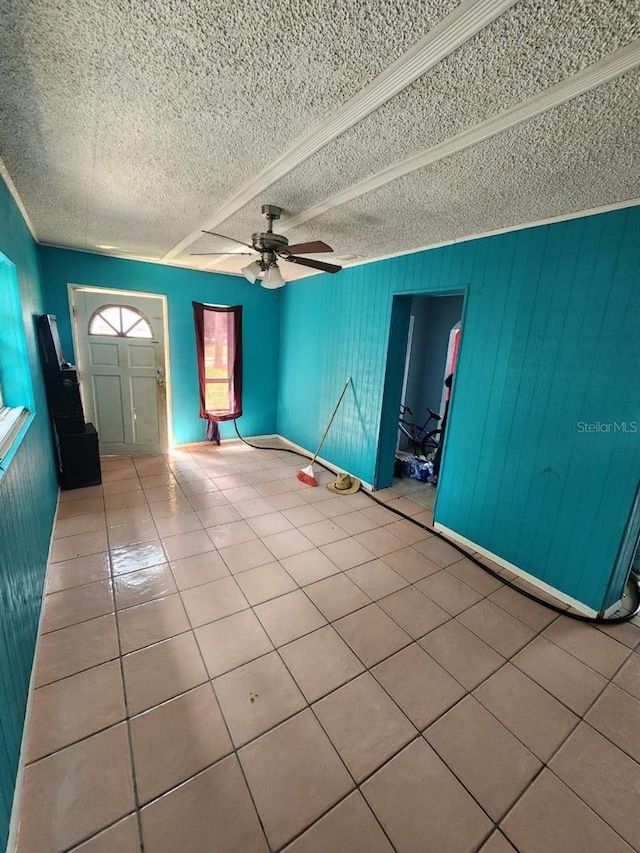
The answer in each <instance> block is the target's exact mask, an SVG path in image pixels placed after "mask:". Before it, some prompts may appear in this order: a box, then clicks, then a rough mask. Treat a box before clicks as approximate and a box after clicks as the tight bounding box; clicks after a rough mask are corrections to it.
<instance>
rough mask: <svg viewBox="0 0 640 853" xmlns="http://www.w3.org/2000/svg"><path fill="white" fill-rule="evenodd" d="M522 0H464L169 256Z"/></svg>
mask: <svg viewBox="0 0 640 853" xmlns="http://www.w3.org/2000/svg"><path fill="white" fill-rule="evenodd" d="M515 2H516V0H463V2H462V3H461V4H460V5H459V6H458V7H457V8H456V9H454V11H453V12H451V14H449V15H447V17H446V18H444V20H442V21H441V22H440V23H439V24H438V25H437V26H435V27H434V28H433V29H432V30H431V31H430V32H428V33H427V34H426V35H425V36H423V38H421V39H420V40H419V41H418V42H416V44H414V45H413V47H411V48H410V49H409V50H407V51H406V52H405V53H404V54H403V55H402V56H400V57H399V58H398V59H396V61H395V62H393V63H391V65H389V66H388V67H387V68H385V70H384V71H382V72H381V73H380V74H379V75H378V76H377V77H375V78H374V79H373V80H372V81H371V82H370V83H368V84H367V85H366V86H364V87H363V88H362V89H361V90H360V91H359V92H358V93H357V94H356V95H354V96H353V97H352V98H350V99H349V100H348V101H347V102H346V103H344V104H343V105H342V106H341V107H338V109H336V110H335V111H334V112H333V113H331V114H330V115H329V116H327V118H325V119H324V120H323V121H321V122H320V123H319V124H317V125H316V126H315V127H314V128H312V129H311V130H309V131H307V133H305V134H304V135H303V136H301V137H300V139H298V141H297V142H296V143H295V144H294V145H293V146H292V147H291V148H290V149H289V150H288V151H286V152H285V153H284V154H282V155H281V156H280V157H278V158H277V159H276V160H274V161H273V163H271V164H270V165H269V166H267V167H266V168H265V169H263V170H262V171H261V172H260V173H259V174H258V175H256V176H255V178H253V179H252V180H251V181H249V182H248V183H247V184H245V186H244V187H243V188H242V189H241V190H239V192H237V193H236V194H235V195H234V196H232V197H231V198H230V199H228V201H226V202H225V203H224V204H223V205H222V207H219V208H218V210H217V211H216V212H215V213H214V214H213V215H212V216H211V217H209V218H208V219H207V220H206V221H205V222H204V223H203V225H201V227H200V228H198V229H196V230H195V231H192V232H191V233H190V234H188V235H187V236H186V237H185V238H184V239H182V240H181V241H180V242H179V243H176V245H175V246H174V247H173V248H172V249H170V250H169V251H168V252H167V253H166V255H164V258H163V259H164V260H170V259H172V258H175V257H176V255H179V254H180V253H181V252H183V251H184V250H185V249H186V248H187V247H188V246H190V245H192V244H193V243H195V241H196V240H199V239H200V237H201V236H202V232H203V231H204V230H209V231H211V230H213V229H214V228H216V227H217V226H218V225H220V223H221V222H224V221H225V220H226V219H228V218H229V217H230V216H232V215H233V214H234V213H236V212H237V211H238V210H240V209H241V208H243V207H244V206H245V205H246V204H248V203H249V202H250V201H252V199H254V198H255V197H256V196H258V195H260V193H262V192H264V191H265V190H266V189H268V188H269V187H270V186H271V185H272V184H274V183H275V182H276V181H278V180H280V179H281V178H283V177H284V176H285V175H287V174H289V172H291V171H293V169H295V168H296V167H297V166H299V165H300V164H301V163H304V161H305V160H308V159H309V157H311V156H312V155H313V154H315V153H316V152H317V151H319V150H320V149H321V148H324V146H325V145H328V144H329V143H330V142H332V141H333V140H334V139H336V138H337V137H338V136H340V135H341V134H342V133H344V132H345V131H346V130H348V129H349V128H350V127H353V126H354V125H356V124H358V122H360V121H362V119H363V118H365V117H366V116H368V115H369V114H370V113H372V112H374V111H375V110H377V109H378V108H379V107H381V106H382V104H384V103H386V102H387V101H388V100H389V99H390V98H392V97H393V96H394V95H397V94H398V93H399V92H401V91H402V90H403V89H405V88H406V87H407V86H409V85H410V84H411V83H413V82H414V80H417V79H418V78H419V77H422V75H423V74H425V73H426V72H427V71H429V69H431V68H433V67H434V66H435V65H437V64H438V63H439V62H442V60H443V59H445V58H446V57H447V56H449V55H450V54H451V53H453V52H454V51H455V50H457V49H458V48H459V47H461V46H462V45H463V44H465V43H466V42H467V41H469V39H471V38H473V37H474V36H475V35H477V34H478V33H479V32H481V31H482V30H483V29H485V27H487V26H488V25H489V24H490V23H492V22H493V21H495V20H496V18H499V17H500V15H502V14H503V13H504V12H506V11H507V9H509V8H510V7H511V6H513V5H514V4H515Z"/></svg>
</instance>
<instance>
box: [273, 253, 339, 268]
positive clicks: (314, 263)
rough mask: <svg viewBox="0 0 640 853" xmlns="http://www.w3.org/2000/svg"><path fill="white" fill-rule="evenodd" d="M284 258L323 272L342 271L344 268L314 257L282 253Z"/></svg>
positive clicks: (291, 262) (292, 262)
mask: <svg viewBox="0 0 640 853" xmlns="http://www.w3.org/2000/svg"><path fill="white" fill-rule="evenodd" d="M282 260H283V261H288V262H289V263H290V264H300V265H301V266H303V267H311V268H312V269H314V270H322V272H340V270H341V269H342V267H339V266H336V264H327V263H325V262H324V261H315V260H313V259H312V258H298V257H296V256H295V255H282Z"/></svg>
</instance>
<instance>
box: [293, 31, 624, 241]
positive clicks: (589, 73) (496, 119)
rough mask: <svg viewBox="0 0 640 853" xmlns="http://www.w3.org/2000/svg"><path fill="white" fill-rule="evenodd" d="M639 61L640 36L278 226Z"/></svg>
mask: <svg viewBox="0 0 640 853" xmlns="http://www.w3.org/2000/svg"><path fill="white" fill-rule="evenodd" d="M638 65H640V39H637V40H636V41H633V42H631V44H628V45H626V47H622V48H620V49H619V50H617V51H616V52H615V53H612V54H610V55H609V56H605V57H604V58H603V59H601V60H599V61H598V62H595V63H594V64H593V65H589V66H588V67H587V68H583V69H582V70H581V71H577V72H576V73H575V74H572V75H571V76H570V77H566V78H565V79H564V80H561V81H560V82H559V83H555V84H554V85H553V86H549V88H548V89H545V90H544V91H543V92H539V93H538V94H537V95H533V97H531V98H527V99H526V100H525V101H521V102H520V103H519V104H516V105H515V106H513V107H510V108H509V109H507V110H504V111H503V112H501V113H498V115H495V116H492V117H491V118H488V119H486V120H485V121H482V122H480V123H479V124H476V125H474V126H473V127H470V128H467V129H466V130H463V131H461V132H460V133H458V134H456V135H455V136H452V137H451V138H450V139H446V140H445V141H444V142H440V143H439V144H438V145H434V146H433V147H432V148H427V149H426V150H425V151H421V152H420V153H419V154H415V155H413V156H412V157H407V159H406V160H401V161H400V162H399V163H394V164H393V165H392V166H389V167H388V168H386V169H382V170H381V171H380V172H377V173H376V174H375V175H370V176H369V177H368V178H365V179H364V180H362V181H358V183H356V184H353V185H352V186H351V187H347V189H345V190H342V191H341V192H339V193H336V194H335V195H334V196H331V198H327V199H325V200H324V201H321V202H319V203H318V204H315V205H313V206H312V207H309V208H307V210H303V211H302V212H301V213H299V214H298V215H297V216H292V217H290V218H289V219H286V220H283V221H282V222H281V223H279V225H278V230H279V231H281V232H286V231H290V230H291V229H293V228H297V227H298V226H299V225H302V224H304V223H305V222H309V220H311V219H315V217H316V216H320V215H321V214H322V213H326V212H327V211H328V210H331V209H332V208H335V207H339V206H340V205H343V204H346V203H347V202H349V201H352V200H353V199H355V198H359V197H360V196H362V195H365V194H366V193H370V192H373V191H374V190H376V189H378V188H379V187H382V186H384V185H385V184H388V183H391V182H392V181H396V180H398V178H402V177H404V176H405V175H408V174H410V173H411V172H415V171H416V170H417V169H422V168H423V167H424V166H428V165H430V164H432V163H436V162H437V161H438V160H442V159H444V158H445V157H449V156H450V155H451V154H455V153H457V152H458V151H463V150H464V149H465V148H470V147H471V146H473V145H477V144H478V143H479V142H483V141H484V140H486V139H490V138H491V137H492V136H496V135H497V134H499V133H502V132H504V131H505V130H508V129H509V128H512V127H514V126H515V125H517V124H521V123H522V122H524V121H527V120H528V119H531V118H534V117H535V116H538V115H540V114H541V113H544V112H547V111H548V110H550V109H553V108H554V107H558V106H561V105H562V104H564V103H566V102H567V101H570V100H572V99H573V98H577V97H579V96H580V95H584V94H585V93H586V92H589V91H590V90H592V89H595V88H597V87H598V86H602V85H603V84H604V83H608V82H609V81H610V80H613V79H615V78H616V77H620V76H621V75H622V74H625V73H627V72H628V71H632V70H633V69H634V68H637V67H638Z"/></svg>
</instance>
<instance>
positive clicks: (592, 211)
mask: <svg viewBox="0 0 640 853" xmlns="http://www.w3.org/2000/svg"><path fill="white" fill-rule="evenodd" d="M639 206H640V198H630V199H627V200H626V201H614V202H611V203H610V204H603V205H601V206H600V207H591V208H588V209H586V210H576V211H574V212H573V213H559V214H557V215H556V216H548V217H547V218H546V219H536V220H535V221H534V222H523V223H521V224H518V225H507V226H505V227H504V228H495V229H494V230H493V231H482V232H481V233H480V234H467V235H465V236H464V237H454V239H453V240H443V241H442V242H441V243H432V244H431V245H429V246H421V247H420V248H418V249H403V250H402V251H401V252H391V253H390V254H388V255H380V257H379V258H366V259H365V260H362V261H354V262H353V263H350V264H349V265H348V266H347V267H345V269H350V268H351V267H361V266H364V265H365V264H375V263H378V261H388V260H391V259H392V258H402V257H404V256H405V255H415V254H417V253H418V252H429V251H431V249H441V248H442V247H443V246H455V245H456V243H467V242H468V241H470V240H482V239H483V237H495V236H497V235H498V234H510V233H511V232H512V231H525V230H526V229H527V228H539V227H540V226H542V225H554V224H555V223H556V222H569V221H570V220H571V219H582V218H583V217H586V216H597V215H598V214H600V213H610V212H611V211H613V210H624V208H626V207H639ZM225 275H236V273H225ZM296 281H304V279H296ZM288 283H291V284H295V281H292V282H288ZM409 295H410V294H409ZM423 295H429V294H423Z"/></svg>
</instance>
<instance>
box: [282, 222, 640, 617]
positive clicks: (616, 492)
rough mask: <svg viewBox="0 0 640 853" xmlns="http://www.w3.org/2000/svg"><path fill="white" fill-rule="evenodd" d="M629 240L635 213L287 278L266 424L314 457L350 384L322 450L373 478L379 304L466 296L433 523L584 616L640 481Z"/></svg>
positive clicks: (638, 268) (383, 331) (380, 380)
mask: <svg viewBox="0 0 640 853" xmlns="http://www.w3.org/2000/svg"><path fill="white" fill-rule="evenodd" d="M639 233H640V208H638V207H635V208H629V209H626V210H620V211H615V212H611V213H607V214H601V215H597V216H591V217H585V218H581V219H574V220H571V221H567V222H562V223H556V224H552V225H548V226H542V227H537V228H529V229H526V230H522V231H517V232H513V233H509V234H502V235H496V236H493V237H487V238H483V239H479V240H471V241H467V242H465V243H459V244H455V245H451V246H446V247H441V248H438V249H433V250H431V251H426V252H421V253H417V254H414V255H407V256H403V257H400V258H394V259H390V260H386V261H380V262H378V263H375V264H369V265H362V266H358V267H355V268H353V269H351V270H345V271H344V272H342V273H340V274H339V275H337V276H322V277H318V278H315V279H313V280H311V281H302V282H298V283H294V284H290V285H288V286H287V288H286V289H285V292H284V302H283V315H282V343H281V377H280V385H279V421H278V431H279V432H280V433H282V434H283V435H285V436H287V437H288V438H290V439H291V440H292V441H295V442H296V443H298V444H300V445H302V446H304V447H306V448H313V447H314V446H315V444H316V442H317V440H318V437H319V436H320V434H321V431H322V426H323V424H324V422H325V420H326V418H327V417H328V414H329V413H330V411H331V407H332V405H333V403H334V401H335V399H336V397H337V395H338V393H339V391H340V388H341V386H342V383H343V382H344V380H345V378H346V377H347V376H351V378H352V381H353V388H352V391H351V392H350V393H349V395H348V397H347V398H346V399H345V402H346V405H344V406H343V408H342V410H341V412H340V414H339V416H338V418H337V419H336V421H335V422H334V427H333V430H332V432H331V434H330V437H329V439H328V441H327V444H326V445H325V447H324V449H323V456H325V457H326V458H328V459H330V460H331V461H332V462H334V463H336V464H337V465H340V466H341V467H343V468H345V469H347V470H349V471H350V472H352V473H353V474H356V475H357V476H359V477H361V478H363V479H364V480H365V481H369V482H373V481H374V480H376V470H377V467H379V471H380V476H379V477H378V478H377V485H379V486H384V485H387V482H386V479H385V478H386V476H387V475H386V472H387V471H388V470H389V468H388V464H387V463H388V458H389V453H392V452H393V442H394V439H395V432H394V430H392V429H387V430H385V429H382V435H383V438H384V440H383V442H382V446H381V445H380V441H379V437H380V435H381V428H382V427H384V426H385V419H387V426H388V423H389V419H390V422H391V423H393V419H394V418H396V417H397V408H395V407H396V405H397V401H398V399H399V394H400V389H399V388H398V389H397V394H396V398H395V399H390V400H389V401H388V404H387V405H383V389H384V381H385V376H386V375H391V374H393V370H392V368H394V367H395V366H397V363H398V361H400V362H401V365H403V364H404V357H405V343H404V341H406V337H405V338H403V336H402V335H399V334H397V330H396V334H394V336H393V337H391V338H390V329H391V314H392V304H393V297H394V295H398V294H406V295H410V294H417V293H421V294H429V293H448V292H452V293H455V292H457V293H460V292H461V291H466V293H467V299H466V304H465V317H464V333H463V339H462V348H461V353H460V360H459V365H458V371H457V375H456V385H455V393H454V398H453V405H452V410H451V417H450V422H449V431H448V436H447V445H446V452H445V458H444V464H443V469H442V476H441V480H440V486H439V489H438V498H437V504H436V519H437V520H438V521H439V522H440V523H441V524H443V525H445V526H446V527H448V528H451V529H453V530H455V531H457V532H458V533H459V534H461V535H463V536H465V537H467V538H468V539H470V540H472V541H473V542H476V543H477V544H479V545H481V546H483V547H484V548H486V549H488V550H489V551H492V552H493V553H495V554H498V555H499V556H500V557H502V558H504V559H506V560H508V561H510V562H511V563H513V564H515V565H517V566H519V567H520V568H522V569H524V570H525V571H527V572H529V573H531V574H532V575H534V576H536V577H538V578H540V579H541V580H543V581H545V582H546V583H548V584H550V585H552V586H553V587H555V588H556V589H559V590H561V591H563V592H564V593H566V594H567V595H570V596H572V597H574V598H576V599H578V600H579V601H581V602H583V603H585V604H587V605H588V606H590V607H592V608H594V609H596V610H597V609H599V608H600V607H601V606H602V605H603V603H606V604H608V603H609V600H607V601H606V602H605V595H606V590H607V584H608V582H609V579H610V576H611V571H612V567H613V564H614V561H615V557H616V553H617V551H618V548H619V546H620V541H621V537H622V535H623V531H624V528H625V525H626V523H627V520H628V517H629V513H630V511H631V506H632V502H633V497H634V494H635V489H636V484H637V482H638V477H639V475H640V432H637V433H636V432H634V431H633V430H634V426H633V425H634V423H638V429H639V430H640V391H639V388H640V385H639V384H638V380H637V372H638V367H639V366H640V334H639V333H638V328H639V323H640V285H639V281H640V240H639V239H638V234H639ZM407 322H408V315H407ZM390 340H391V346H390ZM388 367H389V371H388V370H387V368H388ZM396 372H397V373H398V375H399V377H400V379H399V380H398V381H399V382H401V377H402V367H401V368H400V370H399V371H396ZM391 397H393V394H392V395H391ZM616 424H617V425H618V426H619V427H620V425H622V424H626V429H627V431H624V427H623V428H618V429H616V428H615V425H616ZM592 425H593V426H592ZM607 425H611V426H610V427H609V426H607ZM379 456H380V458H379ZM619 592H620V589H619V588H618V589H613V590H611V591H610V595H609V599H615V597H616V595H617V594H618V593H619Z"/></svg>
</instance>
